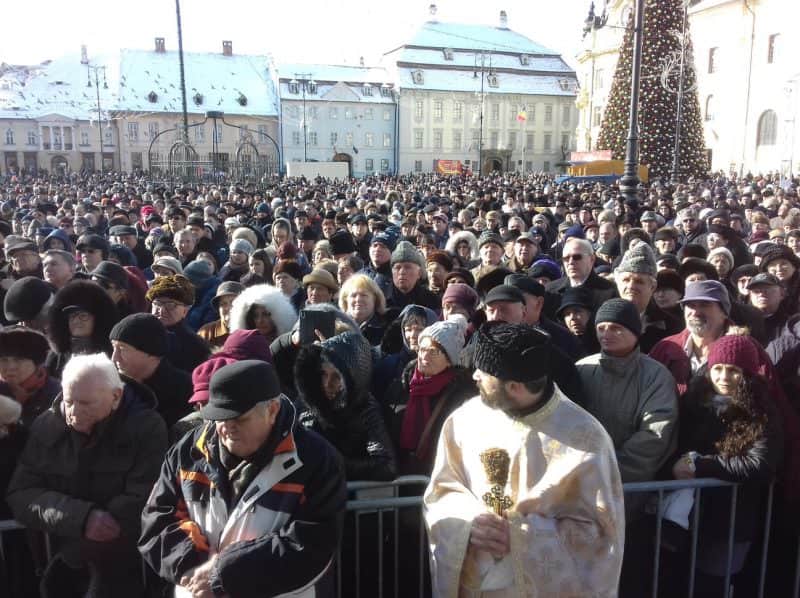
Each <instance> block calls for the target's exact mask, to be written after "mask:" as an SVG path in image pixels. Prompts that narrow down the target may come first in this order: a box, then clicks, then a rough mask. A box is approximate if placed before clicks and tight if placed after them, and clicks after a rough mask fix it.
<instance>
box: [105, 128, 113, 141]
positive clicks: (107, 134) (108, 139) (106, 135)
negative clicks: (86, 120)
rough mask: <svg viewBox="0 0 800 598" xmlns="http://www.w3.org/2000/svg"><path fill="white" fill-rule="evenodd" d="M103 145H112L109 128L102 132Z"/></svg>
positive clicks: (111, 135)
mask: <svg viewBox="0 0 800 598" xmlns="http://www.w3.org/2000/svg"><path fill="white" fill-rule="evenodd" d="M103 143H104V144H105V145H114V132H113V131H112V130H111V129H110V128H109V127H106V129H105V131H103Z"/></svg>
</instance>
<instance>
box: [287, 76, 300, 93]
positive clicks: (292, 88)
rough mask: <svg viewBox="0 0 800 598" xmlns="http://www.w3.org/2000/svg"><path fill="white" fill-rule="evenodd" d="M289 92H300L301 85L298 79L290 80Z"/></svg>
mask: <svg viewBox="0 0 800 598" xmlns="http://www.w3.org/2000/svg"><path fill="white" fill-rule="evenodd" d="M289 93H293V94H298V93H300V85H298V83H297V81H295V80H294V79H292V80H291V81H289Z"/></svg>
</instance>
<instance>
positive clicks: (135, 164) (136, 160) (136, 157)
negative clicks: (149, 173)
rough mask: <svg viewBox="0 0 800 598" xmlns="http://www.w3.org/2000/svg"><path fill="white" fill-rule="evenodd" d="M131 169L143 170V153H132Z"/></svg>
mask: <svg viewBox="0 0 800 598" xmlns="http://www.w3.org/2000/svg"><path fill="white" fill-rule="evenodd" d="M131 168H133V169H134V170H141V169H142V152H131Z"/></svg>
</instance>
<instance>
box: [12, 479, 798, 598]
mask: <svg viewBox="0 0 800 598" xmlns="http://www.w3.org/2000/svg"><path fill="white" fill-rule="evenodd" d="M427 481H428V480H427V478H425V477H424V476H406V477H402V478H398V479H397V480H394V481H393V482H351V483H350V484H348V490H349V492H350V496H351V499H350V500H348V502H347V515H346V517H347V520H346V524H345V531H344V539H343V542H342V545H341V547H340V549H339V552H338V554H337V559H336V583H337V595H338V596H339V597H340V598H362V597H364V598H384V597H387V598H389V597H393V598H400V597H402V598H410V597H412V596H419V597H420V598H423V597H427V596H430V574H429V570H428V568H429V565H428V549H427V538H426V532H425V525H424V521H423V518H422V492H421V489H423V488H424V486H425V485H426V484H427ZM742 488H743V487H742V486H739V485H737V484H733V483H730V482H724V481H720V480H714V479H696V480H671V481H663V482H637V483H629V484H625V486H624V490H625V496H626V500H629V499H630V498H631V497H633V496H636V495H639V496H641V495H645V496H646V497H647V498H648V499H649V502H650V504H651V509H650V511H651V512H652V518H651V520H652V526H653V532H652V533H653V535H652V552H650V553H643V554H642V555H640V556H642V558H643V559H644V561H648V560H649V561H650V572H649V578H648V579H647V582H648V583H647V585H648V588H647V590H646V591H644V592H637V593H636V594H630V595H636V596H648V595H649V596H651V597H653V598H656V597H658V596H669V597H670V598H672V597H673V596H684V595H685V596H687V597H689V598H692V597H693V596H698V597H699V598H705V597H706V596H720V597H723V598H733V595H734V590H736V598H743V597H745V598H750V597H751V596H752V597H753V598H756V597H757V598H763V597H764V596H769V597H770V598H771V597H773V596H776V597H781V598H782V597H784V596H785V597H787V598H800V543H799V542H798V540H800V538H798V536H797V533H796V528H794V527H792V528H791V531H790V536H791V549H792V550H794V551H796V554H795V555H794V556H792V555H791V554H789V555H788V558H789V560H790V562H791V566H790V568H789V569H788V570H787V569H786V568H785V567H783V566H781V565H774V564H772V563H771V561H770V556H771V553H770V548H771V540H773V515H774V505H775V500H774V498H775V491H774V484H769V485H764V486H761V487H758V488H759V489H760V490H761V491H762V496H763V503H764V506H763V508H762V509H760V511H759V512H758V513H739V515H741V516H744V517H748V518H751V519H752V518H756V519H755V520H754V522H755V528H756V529H757V536H756V537H754V538H753V541H752V545H751V546H749V550H748V554H747V559H746V565H745V567H749V578H750V579H749V581H750V585H749V586H748V585H746V584H742V583H739V582H738V581H737V579H736V578H737V577H739V576H737V575H736V572H735V571H734V570H733V569H734V560H735V556H736V550H737V543H736V535H735V532H736V524H737V511H738V510H739V509H738V503H739V501H740V493H741V492H742ZM753 488H754V487H753V486H752V485H751V486H748V487H747V490H752V489H753ZM676 490H689V491H691V493H692V498H693V501H694V507H693V509H692V515H691V521H690V525H689V531H688V532H687V534H688V536H689V547H688V550H689V553H688V563H687V565H688V570H687V571H682V570H680V571H674V570H669V571H665V570H664V560H665V555H664V551H665V541H664V536H665V531H666V526H668V525H670V524H665V522H664V514H665V510H666V504H667V502H668V496H669V493H671V492H673V491H676ZM712 492H714V493H717V494H716V496H717V497H719V493H720V492H727V494H728V495H729V496H728V502H727V505H728V509H729V512H728V513H727V514H724V516H726V517H727V525H728V527H727V539H726V540H727V541H726V543H725V544H726V545H725V562H724V575H720V576H719V578H718V579H717V578H714V580H715V581H718V584H717V586H718V587H715V589H714V590H713V593H709V589H708V586H707V585H706V586H705V587H704V588H698V584H697V577H698V559H699V557H701V556H703V555H700V554H699V551H700V544H701V540H702V539H701V533H700V529H701V526H702V525H703V522H702V521H701V511H702V509H701V506H702V505H703V500H704V496H706V497H707V498H708V494H709V493H712ZM707 498H706V499H707ZM21 529H24V528H22V526H20V525H19V524H18V523H16V522H15V521H0V572H2V573H5V574H6V575H12V576H13V574H14V572H13V571H8V569H7V566H6V564H7V559H6V556H7V555H6V552H5V542H4V540H5V537H4V536H5V535H7V534H8V532H13V531H15V530H21ZM777 531H778V532H780V533H782V534H783V535H784V536H785V535H786V530H785V529H779V530H777ZM645 535H647V534H645ZM46 540H47V538H46ZM46 546H47V549H48V553H49V549H50V546H49V542H47V545H46ZM637 548H638V547H637ZM626 555H627V556H628V557H633V556H636V554H635V551H634V550H633V549H632V547H630V546H626ZM778 556H781V555H778ZM783 556H784V557H786V555H783ZM644 561H643V562H644ZM684 573H686V577H684V576H683V574H684ZM739 575H741V573H740V574H739ZM776 576H778V577H780V576H782V578H783V583H784V586H780V583H781V582H779V583H778V587H782V588H784V589H778V590H775V589H774V588H770V589H767V582H768V580H769V581H771V582H775V577H776ZM0 577H2V575H0ZM665 580H666V581H667V582H668V585H669V586H670V587H669V588H664V587H663V586H664V585H665V584H664V582H665ZM680 585H683V587H685V593H684V592H683V591H677V590H676V588H677V587H678V586H680ZM4 591H5V590H4V589H3V588H0V595H4Z"/></svg>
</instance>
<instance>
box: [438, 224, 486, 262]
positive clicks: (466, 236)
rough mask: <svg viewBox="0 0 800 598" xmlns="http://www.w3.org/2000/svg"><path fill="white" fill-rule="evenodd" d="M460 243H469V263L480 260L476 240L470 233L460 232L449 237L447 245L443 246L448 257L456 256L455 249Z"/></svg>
mask: <svg viewBox="0 0 800 598" xmlns="http://www.w3.org/2000/svg"><path fill="white" fill-rule="evenodd" d="M462 241H466V242H467V243H469V253H470V257H471V261H473V262H474V261H476V260H479V259H480V252H479V251H478V239H477V237H475V235H473V234H472V233H471V232H469V231H466V230H462V231H458V232H457V233H454V234H452V235H450V238H449V239H447V244H446V245H445V251H447V253H449V254H450V255H455V256H457V255H458V252H457V251H456V248H457V247H458V245H459V243H461V242H462Z"/></svg>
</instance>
